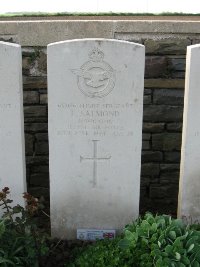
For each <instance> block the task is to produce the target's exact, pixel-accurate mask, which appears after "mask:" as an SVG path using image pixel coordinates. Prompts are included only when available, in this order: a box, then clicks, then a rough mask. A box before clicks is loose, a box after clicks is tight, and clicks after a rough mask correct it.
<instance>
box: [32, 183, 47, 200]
mask: <svg viewBox="0 0 200 267" xmlns="http://www.w3.org/2000/svg"><path fill="white" fill-rule="evenodd" d="M29 193H30V194H31V195H33V196H34V197H37V198H40V197H44V198H45V199H48V198H49V189H48V188H46V187H41V186H37V187H31V188H29Z"/></svg>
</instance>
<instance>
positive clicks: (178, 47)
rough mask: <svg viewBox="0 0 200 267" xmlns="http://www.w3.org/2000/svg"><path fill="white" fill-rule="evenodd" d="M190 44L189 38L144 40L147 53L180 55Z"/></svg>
mask: <svg viewBox="0 0 200 267" xmlns="http://www.w3.org/2000/svg"><path fill="white" fill-rule="evenodd" d="M190 44H191V41H190V40H189V39H185V38H184V39H178V38H173V39H172V38H171V39H168V38H166V39H156V40H153V39H147V40H145V41H144V45H145V48H146V53H147V54H160V55H182V54H185V52H186V48H187V46H188V45H190Z"/></svg>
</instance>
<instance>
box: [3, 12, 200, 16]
mask: <svg viewBox="0 0 200 267" xmlns="http://www.w3.org/2000/svg"><path fill="white" fill-rule="evenodd" d="M48 16H200V13H197V14H193V13H179V12H174V13H170V12H163V13H158V14H155V13H113V12H106V13H104V12H102V13H89V12H86V13H76V12H75V13H68V12H58V13H45V12H22V13H20V12H19V13H18V12H17V13H5V14H0V17H48Z"/></svg>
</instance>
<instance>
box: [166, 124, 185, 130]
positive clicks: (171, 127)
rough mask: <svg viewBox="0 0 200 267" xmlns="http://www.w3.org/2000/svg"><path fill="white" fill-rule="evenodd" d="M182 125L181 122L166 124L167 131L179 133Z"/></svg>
mask: <svg viewBox="0 0 200 267" xmlns="http://www.w3.org/2000/svg"><path fill="white" fill-rule="evenodd" d="M182 126H183V124H182V123H181V122H172V123H167V130H168V131H174V132H181V131H182Z"/></svg>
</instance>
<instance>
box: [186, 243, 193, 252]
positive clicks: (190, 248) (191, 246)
mask: <svg viewBox="0 0 200 267" xmlns="http://www.w3.org/2000/svg"><path fill="white" fill-rule="evenodd" d="M193 248H194V244H191V245H190V246H189V248H188V250H187V252H190V251H191V250H193Z"/></svg>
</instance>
